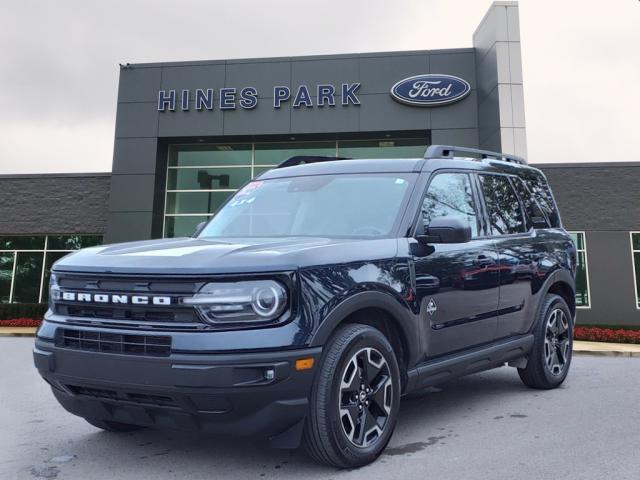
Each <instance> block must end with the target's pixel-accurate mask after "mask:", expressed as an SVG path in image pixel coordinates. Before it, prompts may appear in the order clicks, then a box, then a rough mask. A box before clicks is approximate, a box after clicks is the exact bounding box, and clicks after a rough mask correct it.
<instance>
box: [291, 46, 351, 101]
mask: <svg viewBox="0 0 640 480" xmlns="http://www.w3.org/2000/svg"><path fill="white" fill-rule="evenodd" d="M358 81H360V73H359V68H358V57H357V56H352V57H349V58H336V59H327V60H306V59H305V60H300V59H295V60H293V61H292V63H291V97H292V98H293V96H294V95H295V90H296V89H297V88H298V86H299V85H302V84H304V85H307V86H308V87H309V88H313V89H314V90H311V93H312V94H313V92H314V91H315V88H316V87H317V85H318V84H319V83H331V84H333V85H335V86H336V88H338V85H340V84H342V83H354V82H358Z"/></svg>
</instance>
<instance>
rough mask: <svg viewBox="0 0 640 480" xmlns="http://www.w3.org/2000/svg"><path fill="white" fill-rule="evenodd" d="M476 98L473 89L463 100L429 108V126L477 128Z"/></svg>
mask: <svg viewBox="0 0 640 480" xmlns="http://www.w3.org/2000/svg"><path fill="white" fill-rule="evenodd" d="M477 127H478V99H477V97H476V92H475V90H472V91H471V93H470V94H469V95H468V96H467V97H466V98H465V99H463V100H461V101H459V102H456V103H452V104H451V105H446V106H442V107H434V108H432V109H431V128H434V129H435V128H477Z"/></svg>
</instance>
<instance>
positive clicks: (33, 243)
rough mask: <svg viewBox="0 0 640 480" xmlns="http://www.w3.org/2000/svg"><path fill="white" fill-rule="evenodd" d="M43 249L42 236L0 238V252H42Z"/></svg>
mask: <svg viewBox="0 0 640 480" xmlns="http://www.w3.org/2000/svg"><path fill="white" fill-rule="evenodd" d="M43 248H44V236H37V237H32V236H27V235H24V236H23V235H16V236H2V237H0V250H42V249H43Z"/></svg>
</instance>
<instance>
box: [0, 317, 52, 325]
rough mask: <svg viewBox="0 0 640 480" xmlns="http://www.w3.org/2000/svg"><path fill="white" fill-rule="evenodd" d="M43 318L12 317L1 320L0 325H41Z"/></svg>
mask: <svg viewBox="0 0 640 480" xmlns="http://www.w3.org/2000/svg"><path fill="white" fill-rule="evenodd" d="M40 323H42V320H36V319H33V318H10V319H7V320H0V327H39V326H40Z"/></svg>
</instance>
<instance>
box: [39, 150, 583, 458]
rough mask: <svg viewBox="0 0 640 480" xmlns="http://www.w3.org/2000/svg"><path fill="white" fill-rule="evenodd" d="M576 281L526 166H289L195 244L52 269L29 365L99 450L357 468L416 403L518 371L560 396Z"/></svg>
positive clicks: (475, 159) (345, 162) (435, 154)
mask: <svg viewBox="0 0 640 480" xmlns="http://www.w3.org/2000/svg"><path fill="white" fill-rule="evenodd" d="M456 154H463V155H465V156H467V157H468V158H460V157H459V156H456ZM575 269H576V251H575V247H574V245H573V243H572V241H571V238H570V236H569V235H568V234H567V232H566V231H565V230H564V229H563V228H562V224H561V222H560V217H559V215H558V211H557V208H556V205H555V202H554V200H553V196H552V194H551V191H550V189H549V186H548V184H547V182H546V180H545V178H544V176H543V174H542V173H541V172H540V171H539V170H537V169H535V168H531V167H529V166H527V165H526V164H525V162H524V161H522V160H521V159H519V158H517V157H513V156H508V155H503V154H499V153H492V152H485V151H481V150H471V149H464V148H457V147H447V146H432V147H429V149H428V150H427V152H426V154H425V158H420V159H371V160H352V159H336V158H324V157H294V158H292V159H289V160H286V161H285V162H283V163H282V164H281V165H280V166H279V167H278V168H275V169H273V170H271V171H269V172H267V173H265V174H263V175H262V176H261V177H259V178H258V179H257V180H254V181H251V182H250V183H248V184H247V185H245V186H244V187H243V188H242V189H241V190H239V191H238V192H237V193H236V194H235V195H234V196H233V197H231V198H230V199H229V200H228V201H227V203H226V204H225V205H223V206H222V207H221V208H220V210H219V211H218V212H216V214H215V216H214V217H213V218H212V219H211V220H210V221H209V222H208V223H207V224H205V225H201V226H200V227H199V228H198V232H197V233H196V234H195V235H194V236H193V237H192V238H173V239H164V240H149V241H142V242H133V243H124V244H117V245H105V246H100V247H94V248H88V249H84V250H81V251H79V252H77V253H73V254H71V255H69V256H67V257H65V258H63V259H61V260H60V261H58V262H57V263H56V264H55V265H54V267H53V271H52V275H51V286H50V305H49V310H48V311H47V313H46V316H45V319H44V322H43V324H42V326H41V327H40V329H39V331H38V334H37V339H36V342H35V349H34V358H35V364H36V366H37V368H38V370H39V371H40V374H41V375H42V376H43V377H44V379H45V380H46V381H47V382H48V383H49V384H50V385H51V387H52V390H53V393H54V395H55V397H56V398H57V399H58V401H59V402H60V403H61V404H62V405H63V406H64V408H66V409H67V410H68V411H70V412H71V413H73V414H76V415H79V416H81V417H84V418H85V419H86V420H87V421H88V422H89V423H91V424H93V425H95V426H97V427H99V428H102V429H105V430H110V431H129V430H133V429H137V428H141V427H167V428H193V429H199V430H202V431H208V432H217V433H220V434H223V435H238V434H239V435H261V436H264V437H267V438H268V439H269V440H270V442H271V444H272V445H273V446H275V447H282V448H295V447H297V446H298V445H299V444H300V443H301V442H303V443H304V444H305V446H306V448H307V450H308V451H309V453H310V454H311V455H312V456H313V457H314V458H315V459H317V460H318V461H321V462H325V463H327V464H330V465H335V466H338V467H354V466H360V465H364V464H367V463H369V462H371V461H373V460H374V459H375V458H376V457H377V456H378V455H379V454H380V453H381V452H382V450H383V449H384V448H385V446H386V445H387V443H388V442H389V439H390V437H391V435H392V433H393V430H394V427H395V424H396V419H397V415H398V408H399V404H400V397H401V396H402V395H404V394H406V393H409V392H412V391H415V390H417V389H423V388H425V387H427V386H430V385H434V384H437V383H441V382H444V381H446V380H449V379H451V378H454V377H456V376H461V375H466V374H470V373H474V372H478V371H481V370H486V369H489V368H494V367H497V366H501V365H503V364H505V363H508V364H509V365H511V366H513V367H516V368H517V369H518V373H519V375H520V378H521V379H522V381H523V382H524V383H525V384H526V385H528V386H531V387H534V388H554V387H556V386H558V385H559V384H561V383H562V382H563V381H564V379H565V377H566V375H567V372H568V370H569V365H570V363H571V351H572V331H573V324H574V318H575V302H574V295H575V284H574V276H575Z"/></svg>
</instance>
